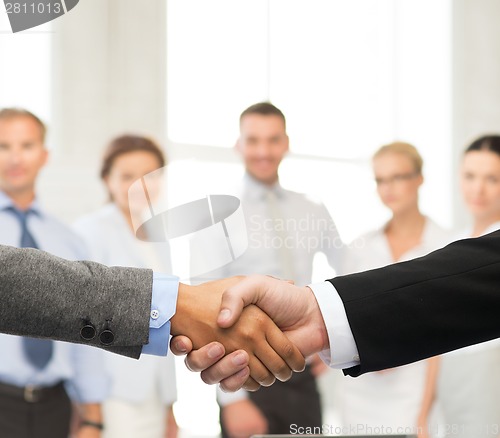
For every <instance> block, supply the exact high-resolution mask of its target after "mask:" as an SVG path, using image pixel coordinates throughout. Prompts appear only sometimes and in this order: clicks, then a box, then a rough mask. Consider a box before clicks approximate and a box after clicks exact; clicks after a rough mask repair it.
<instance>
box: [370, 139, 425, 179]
mask: <svg viewBox="0 0 500 438" xmlns="http://www.w3.org/2000/svg"><path fill="white" fill-rule="evenodd" d="M389 152H391V153H395V154H401V155H404V156H405V157H408V158H409V159H410V161H411V162H412V163H413V166H414V167H415V172H417V173H418V174H419V175H421V174H422V168H423V167H424V160H423V159H422V156H421V155H420V154H419V152H418V151H417V148H416V147H415V146H413V145H411V144H410V143H405V142H402V141H395V142H394V143H390V144H386V145H384V146H382V147H380V148H379V149H378V150H377V152H375V153H374V154H373V158H372V160H375V159H376V158H378V157H380V156H381V155H384V154H386V153H389Z"/></svg>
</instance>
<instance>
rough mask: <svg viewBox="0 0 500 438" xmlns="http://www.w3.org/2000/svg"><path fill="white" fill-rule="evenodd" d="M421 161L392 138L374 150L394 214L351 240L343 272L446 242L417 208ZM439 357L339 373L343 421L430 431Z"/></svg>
mask: <svg viewBox="0 0 500 438" xmlns="http://www.w3.org/2000/svg"><path fill="white" fill-rule="evenodd" d="M422 165H423V162H422V158H421V156H420V155H419V153H418V151H417V150H416V149H415V148H414V147H413V146H412V145H410V144H407V143H392V144H389V145H386V146H383V147H382V148H380V149H379V150H378V151H377V152H376V153H375V155H374V157H373V171H374V174H375V181H376V184H377V192H378V195H379V196H380V199H381V201H382V202H383V204H384V205H385V206H386V207H387V208H389V209H390V210H391V213H392V217H391V219H390V220H389V221H388V222H387V223H386V224H385V225H384V226H383V227H381V228H380V229H377V230H375V231H373V232H370V233H368V234H366V235H363V236H361V237H360V238H358V239H357V240H355V241H354V242H353V243H352V244H351V245H350V248H349V250H348V251H347V254H346V261H345V266H344V273H346V274H347V273H354V272H358V271H364V270H368V269H373V268H377V267H381V266H385V265H388V264H391V263H395V262H399V261H405V260H410V259H413V258H415V257H420V256H423V255H425V254H427V253H429V252H431V251H433V250H435V249H437V248H439V247H440V246H442V245H444V244H445V243H446V233H445V232H444V231H443V230H442V229H441V228H440V227H439V226H438V225H436V224H435V223H434V222H433V221H432V220H431V219H429V218H428V217H426V216H424V215H423V214H422V213H421V212H420V209H419V205H418V192H419V188H420V186H421V185H422V183H423V181H424V179H423V176H422ZM415 317H416V318H425V315H415ZM374 330H376V327H374ZM438 360H439V359H438V358H432V359H429V360H426V361H422V362H418V363H415V364H410V365H406V366H403V367H399V368H394V369H391V370H386V371H381V372H376V373H369V374H366V375H363V376H360V377H358V378H356V379H350V378H346V379H342V381H341V382H340V388H339V398H340V400H339V401H340V406H341V420H342V425H343V426H344V427H345V428H346V430H349V428H351V429H350V430H355V431H357V433H358V434H365V433H366V434H369V432H370V430H371V431H372V433H375V432H376V433H378V434H406V433H413V434H418V436H419V437H426V436H428V418H429V413H430V411H431V407H432V404H433V400H434V391H435V386H436V376H437V370H438ZM353 428H354V429H353ZM368 428H371V429H368Z"/></svg>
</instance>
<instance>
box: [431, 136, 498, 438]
mask: <svg viewBox="0 0 500 438" xmlns="http://www.w3.org/2000/svg"><path fill="white" fill-rule="evenodd" d="M460 180H461V181H460V185H461V192H462V196H463V199H464V201H465V204H466V206H467V209H468V210H469V212H470V213H471V216H472V225H471V226H470V227H469V228H468V229H466V230H464V231H462V232H461V233H460V234H459V235H458V236H457V238H459V239H465V238H469V237H479V236H482V235H484V234H488V233H491V232H493V231H496V230H498V229H500V136H498V135H489V136H484V137H481V138H478V139H477V140H475V141H474V142H473V143H472V144H471V145H470V146H469V147H468V148H467V149H466V150H465V153H464V156H463V160H462V169H461V175H460ZM438 400H439V402H440V405H441V408H442V410H443V414H444V418H445V425H444V426H445V430H444V432H445V436H447V437H454V438H455V437H461V438H470V437H474V438H486V437H497V436H498V435H499V434H500V429H499V428H500V341H499V340H493V341H489V342H485V343H482V344H477V345H474V346H471V347H467V348H462V349H460V350H456V351H453V352H450V353H447V354H446V355H444V356H443V357H442V364H441V371H440V374H439V379H438Z"/></svg>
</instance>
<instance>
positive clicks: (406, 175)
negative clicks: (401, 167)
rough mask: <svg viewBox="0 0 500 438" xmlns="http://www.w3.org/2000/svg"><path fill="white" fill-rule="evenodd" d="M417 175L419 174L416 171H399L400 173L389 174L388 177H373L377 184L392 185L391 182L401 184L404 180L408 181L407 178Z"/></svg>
mask: <svg viewBox="0 0 500 438" xmlns="http://www.w3.org/2000/svg"><path fill="white" fill-rule="evenodd" d="M418 175H419V174H418V173H417V172H412V173H400V174H396V175H393V176H390V177H388V178H375V183H376V184H377V186H382V185H384V184H387V185H391V186H392V185H393V184H401V183H402V182H404V181H409V180H411V179H413V178H415V177H417V176H418Z"/></svg>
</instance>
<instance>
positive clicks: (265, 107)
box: [240, 102, 286, 128]
mask: <svg viewBox="0 0 500 438" xmlns="http://www.w3.org/2000/svg"><path fill="white" fill-rule="evenodd" d="M250 114H260V115H261V116H278V117H279V118H280V119H281V120H283V124H284V125H285V128H286V119H285V115H284V114H283V113H282V112H281V110H280V109H279V108H278V107H276V106H274V105H273V104H272V103H270V102H259V103H256V104H254V105H251V106H249V107H248V108H247V109H246V110H245V111H243V112H242V113H241V115H240V123H241V121H242V120H243V117H245V116H248V115H250Z"/></svg>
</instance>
